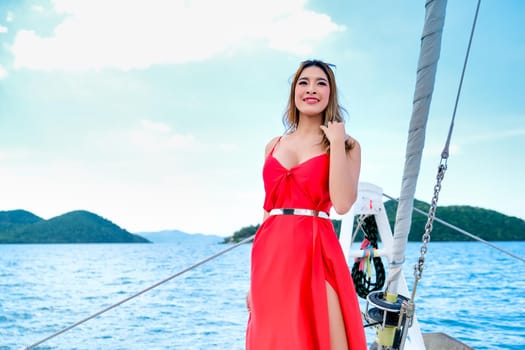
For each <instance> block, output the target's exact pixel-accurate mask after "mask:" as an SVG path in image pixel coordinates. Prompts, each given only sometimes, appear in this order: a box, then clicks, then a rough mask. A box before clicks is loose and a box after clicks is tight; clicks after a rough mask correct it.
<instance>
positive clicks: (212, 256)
mask: <svg viewBox="0 0 525 350" xmlns="http://www.w3.org/2000/svg"><path fill="white" fill-rule="evenodd" d="M254 237H255V234H254V235H252V236H250V237H248V238H245V239H243V240H242V241H240V242H238V243H236V244H234V245H232V246H230V247H228V248H226V249H224V250H221V251H220V252H218V253H216V254H213V255H211V256H209V257H207V258H205V259H203V260H201V261H199V262H197V263H195V264H193V265H191V266H189V267H187V268H185V269H183V270H181V271H179V272H177V273H176V274H174V275H172V276H170V277H168V278H165V279H163V280H162V281H160V282H157V283H155V284H154V285H152V286H150V287H148V288H146V289H143V290H141V291H140V292H138V293H135V294H133V295H132V296H130V297H127V298H125V299H123V300H121V301H119V302H118V303H115V304H113V305H111V306H108V307H107V308H105V309H103V310H100V311H99V312H96V313H94V314H93V315H91V316H88V317H86V318H84V319H82V320H80V321H78V322H77V323H75V324H72V325H71V326H69V327H66V328H64V329H62V330H60V331H58V332H56V333H54V334H52V335H50V336H48V337H46V338H44V339H42V340H40V341H38V342H36V343H34V344H31V345H29V346H27V347H25V348H22V349H23V350H30V349H33V348H35V347H37V346H38V345H40V344H43V343H45V342H46V341H48V340H50V339H52V338H54V337H56V336H58V335H60V334H62V333H65V332H67V331H69V330H71V329H73V328H75V327H78V326H80V325H81V324H83V323H85V322H87V321H89V320H91V319H93V318H95V317H97V316H100V315H102V314H103V313H105V312H107V311H109V310H111V309H114V308H116V307H117V306H120V305H122V304H124V303H125V302H128V301H130V300H131V299H134V298H136V297H138V296H139V295H142V294H144V293H146V292H148V291H150V290H152V289H153V288H156V287H158V286H160V285H162V284H164V283H166V282H168V281H170V280H172V279H174V278H175V277H178V276H180V275H182V274H184V273H186V272H188V271H190V270H192V269H194V268H196V267H198V266H200V265H202V264H204V263H206V262H208V261H210V260H213V259H215V258H217V257H218V256H221V255H223V254H225V253H227V252H229V251H230V250H233V249H235V248H237V247H238V246H240V245H242V244H244V243H246V242H248V241H251V240H252V239H253V238H254Z"/></svg>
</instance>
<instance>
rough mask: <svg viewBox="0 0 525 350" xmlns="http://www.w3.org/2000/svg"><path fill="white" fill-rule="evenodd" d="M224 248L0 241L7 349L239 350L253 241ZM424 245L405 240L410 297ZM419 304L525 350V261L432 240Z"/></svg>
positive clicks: (488, 347)
mask: <svg viewBox="0 0 525 350" xmlns="http://www.w3.org/2000/svg"><path fill="white" fill-rule="evenodd" d="M221 241H222V238H219V237H213V236H208V237H206V236H196V237H195V238H194V239H185V240H183V241H182V242H179V243H177V242H174V243H162V244H160V243H154V244H60V245H58V244H57V245H53V244H51V245H0V349H2V350H7V349H24V348H27V347H32V346H33V345H34V344H37V343H39V344H40V345H38V346H36V347H34V348H35V349H41V350H42V349H68V350H69V349H78V350H80V349H86V350H87V349H104V350H129V349H149V350H153V349H206V350H212V349H221V350H241V349H244V340H245V330H246V322H247V319H248V313H247V310H246V304H245V296H246V292H247V291H248V286H249V269H250V268H249V265H250V250H251V244H243V245H240V246H237V247H235V248H234V249H231V250H229V251H227V252H226V253H224V254H220V253H221V252H222V251H224V250H225V249H230V248H232V245H229V244H222V243H221ZM492 243H493V244H495V245H497V246H498V247H500V248H502V249H504V250H507V251H509V252H512V253H513V254H516V255H518V256H521V257H523V256H524V255H525V254H524V252H525V242H492ZM420 246H421V244H420V243H417V242H410V243H408V247H407V254H406V262H405V264H404V274H405V276H406V278H407V283H408V287H409V290H412V285H413V280H414V278H413V266H414V264H415V263H416V262H417V258H418V256H419V250H420ZM215 255H217V256H216V257H214V256H215ZM208 259H209V260H208ZM351 292H352V291H348V293H351ZM360 302H361V303H363V300H361V301H360ZM415 305H416V316H417V318H418V322H419V325H420V327H421V330H422V331H423V332H425V333H426V332H442V333H446V334H448V335H450V336H452V337H454V338H456V339H458V340H460V341H462V342H464V343H466V344H467V345H469V346H471V347H473V348H474V349H476V350H496V349H498V350H502V349H508V350H523V349H525V263H524V262H523V261H520V260H519V259H515V258H513V257H511V256H509V255H507V254H504V253H502V252H501V251H499V250H496V249H494V248H492V247H489V246H487V245H485V244H483V243H480V242H430V243H429V245H428V252H427V254H426V258H425V267H424V271H423V275H422V279H421V280H420V281H419V283H418V286H417V289H416V294H415ZM77 323H80V324H79V325H78V326H74V325H75V324H77ZM72 326H74V327H72ZM366 334H367V339H368V341H369V343H371V342H373V340H374V336H375V335H374V330H373V329H372V328H367V333H366ZM45 339H47V340H45ZM43 340H45V341H44V342H42V341H43Z"/></svg>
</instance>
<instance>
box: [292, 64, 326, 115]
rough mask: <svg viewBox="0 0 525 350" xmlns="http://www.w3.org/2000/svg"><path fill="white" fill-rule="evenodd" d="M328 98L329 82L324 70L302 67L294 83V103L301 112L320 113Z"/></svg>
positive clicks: (308, 113)
mask: <svg viewBox="0 0 525 350" xmlns="http://www.w3.org/2000/svg"><path fill="white" fill-rule="evenodd" d="M329 99H330V84H329V82H328V77H327V76H326V74H325V73H324V71H323V70H322V69H321V68H319V67H317V66H311V67H308V68H305V69H303V71H302V72H301V75H300V76H299V79H298V80H297V83H296V85H295V105H296V106H297V109H298V110H299V112H300V113H301V114H305V115H311V116H316V115H322V114H323V112H324V110H325V109H326V106H328V101H329Z"/></svg>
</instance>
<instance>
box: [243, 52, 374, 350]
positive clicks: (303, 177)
mask: <svg viewBox="0 0 525 350" xmlns="http://www.w3.org/2000/svg"><path fill="white" fill-rule="evenodd" d="M283 120H284V123H285V125H286V127H287V129H286V132H285V134H284V135H283V136H280V137H276V138H274V139H272V140H271V141H270V142H269V143H268V144H267V146H266V150H265V151H266V152H265V163H264V167H263V179H264V187H265V191H266V197H265V201H264V220H263V223H262V225H261V227H260V228H259V230H258V232H257V234H256V237H255V239H254V242H253V247H252V257H251V260H252V261H251V281H250V291H249V293H248V296H247V306H248V309H249V311H250V315H249V319H248V327H247V334H246V348H247V349H248V350H263V349H264V350H307V349H316V350H317V349H318V350H342V349H344V350H348V349H350V350H361V349H366V338H365V335H364V330H363V323H362V319H361V313H360V309H359V304H358V302H357V297H356V294H355V290H354V285H353V282H352V278H351V276H350V272H349V269H348V266H347V264H346V261H345V258H344V255H343V252H342V250H341V246H340V245H339V241H338V240H337V237H336V234H335V232H334V227H333V225H332V222H331V220H330V219H329V217H328V213H329V211H330V208H331V207H332V206H333V207H334V209H335V211H336V212H337V213H338V214H344V213H346V212H348V211H349V210H350V208H351V206H352V204H353V203H354V201H355V199H356V196H357V183H358V180H359V172H360V166H361V151H360V146H359V143H358V142H357V141H356V140H355V139H353V138H351V137H350V136H348V135H347V134H346V132H345V127H344V123H343V118H342V108H341V107H340V106H339V104H338V101H337V87H336V83H335V76H334V73H333V71H332V69H331V68H330V66H329V65H328V64H326V63H324V62H322V61H318V60H309V61H305V62H302V63H301V65H300V66H299V68H298V70H297V72H296V73H295V76H294V78H293V81H292V85H291V91H290V97H289V101H288V108H287V111H286V113H285V115H284V118H283Z"/></svg>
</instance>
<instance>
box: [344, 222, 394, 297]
mask: <svg viewBox="0 0 525 350" xmlns="http://www.w3.org/2000/svg"><path fill="white" fill-rule="evenodd" d="M359 221H360V222H362V227H361V229H362V230H363V233H364V236H365V237H364V238H363V242H362V244H361V249H362V250H363V257H361V258H356V259H355V262H354V266H353V267H352V279H353V281H354V287H355V290H356V292H357V294H358V295H359V296H360V297H361V298H363V299H366V297H367V296H368V294H370V293H371V292H374V291H377V290H381V288H383V286H384V284H385V279H386V273H385V267H384V266H383V261H382V260H381V258H380V257H374V249H377V248H378V245H377V236H378V228H377V223H376V220H375V216H374V215H369V216H366V217H365V218H364V220H359ZM370 260H372V262H373V264H374V269H375V277H376V278H375V282H373V281H372V265H371V263H370Z"/></svg>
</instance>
